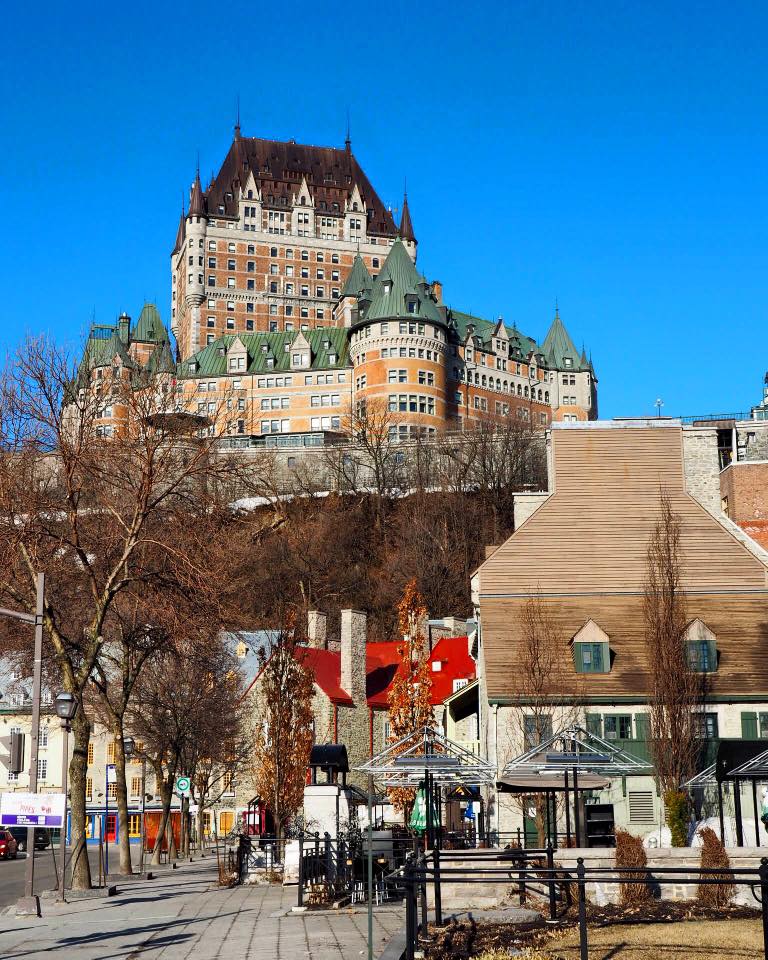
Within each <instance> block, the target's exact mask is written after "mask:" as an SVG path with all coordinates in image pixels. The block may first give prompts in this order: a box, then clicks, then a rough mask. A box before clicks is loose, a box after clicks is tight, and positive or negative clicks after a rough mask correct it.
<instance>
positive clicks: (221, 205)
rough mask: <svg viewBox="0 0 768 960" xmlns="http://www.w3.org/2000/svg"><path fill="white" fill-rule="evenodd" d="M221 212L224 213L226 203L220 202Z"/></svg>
mask: <svg viewBox="0 0 768 960" xmlns="http://www.w3.org/2000/svg"><path fill="white" fill-rule="evenodd" d="M219 213H224V204H223V203H220V204H219Z"/></svg>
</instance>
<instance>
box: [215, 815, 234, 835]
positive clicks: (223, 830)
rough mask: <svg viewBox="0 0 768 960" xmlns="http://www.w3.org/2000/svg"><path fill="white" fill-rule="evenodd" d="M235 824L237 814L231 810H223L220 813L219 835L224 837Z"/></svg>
mask: <svg viewBox="0 0 768 960" xmlns="http://www.w3.org/2000/svg"><path fill="white" fill-rule="evenodd" d="M234 825H235V815H234V813H233V812H232V811H231V810H222V811H221V813H220V814H219V836H220V837H223V836H224V835H225V834H227V833H229V831H230V830H231V829H232V827H234Z"/></svg>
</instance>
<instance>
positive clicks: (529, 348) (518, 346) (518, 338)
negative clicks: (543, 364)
mask: <svg viewBox="0 0 768 960" xmlns="http://www.w3.org/2000/svg"><path fill="white" fill-rule="evenodd" d="M450 317H451V319H452V320H453V322H454V325H455V328H456V333H457V334H458V335H459V339H460V340H462V341H463V340H465V339H466V337H467V332H468V331H467V328H468V326H469V325H470V324H473V325H474V327H475V336H476V337H479V338H480V340H481V341H482V342H483V343H484V344H488V343H489V341H490V340H491V339H492V337H493V333H494V331H495V329H496V326H497V323H498V321H497V322H496V323H494V322H493V321H491V320H484V319H483V318H482V317H475V316H473V315H472V314H471V313H463V312H462V311H461V310H451V311H450ZM504 329H505V330H506V331H507V336H508V337H509V341H510V356H511V357H521V358H522V357H527V356H528V354H529V353H531V352H533V353H541V352H542V351H541V348H540V347H539V345H538V344H537V343H536V341H535V340H532V339H531V337H526V335H525V334H524V333H520V331H519V330H518V329H517V327H515V326H514V325H513V326H511V327H509V326H507V324H506V323H505V324H504ZM518 350H519V353H518Z"/></svg>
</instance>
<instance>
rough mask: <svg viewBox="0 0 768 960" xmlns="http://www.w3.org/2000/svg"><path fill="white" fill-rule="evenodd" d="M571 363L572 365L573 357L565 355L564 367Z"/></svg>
mask: <svg viewBox="0 0 768 960" xmlns="http://www.w3.org/2000/svg"><path fill="white" fill-rule="evenodd" d="M570 365H571V358H570V357H563V366H564V367H570Z"/></svg>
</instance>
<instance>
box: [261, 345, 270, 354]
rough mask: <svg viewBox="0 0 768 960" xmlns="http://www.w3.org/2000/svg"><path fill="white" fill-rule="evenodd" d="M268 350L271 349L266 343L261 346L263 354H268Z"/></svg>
mask: <svg viewBox="0 0 768 960" xmlns="http://www.w3.org/2000/svg"><path fill="white" fill-rule="evenodd" d="M267 350H269V347H268V346H267V344H266V343H262V345H261V352H262V353H266V352H267Z"/></svg>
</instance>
